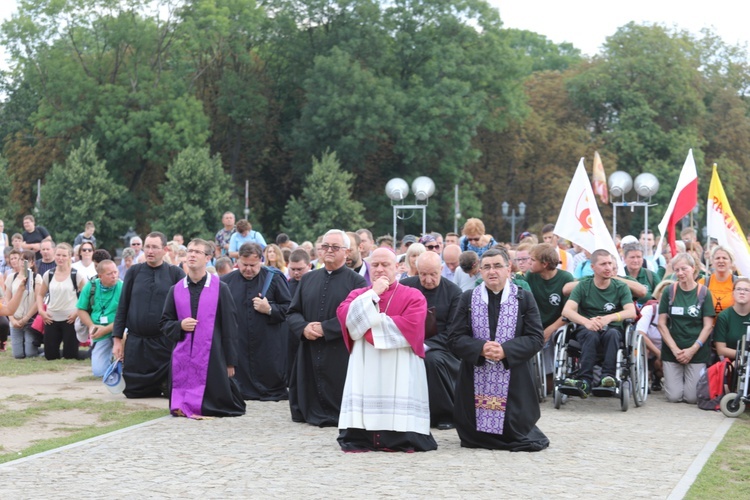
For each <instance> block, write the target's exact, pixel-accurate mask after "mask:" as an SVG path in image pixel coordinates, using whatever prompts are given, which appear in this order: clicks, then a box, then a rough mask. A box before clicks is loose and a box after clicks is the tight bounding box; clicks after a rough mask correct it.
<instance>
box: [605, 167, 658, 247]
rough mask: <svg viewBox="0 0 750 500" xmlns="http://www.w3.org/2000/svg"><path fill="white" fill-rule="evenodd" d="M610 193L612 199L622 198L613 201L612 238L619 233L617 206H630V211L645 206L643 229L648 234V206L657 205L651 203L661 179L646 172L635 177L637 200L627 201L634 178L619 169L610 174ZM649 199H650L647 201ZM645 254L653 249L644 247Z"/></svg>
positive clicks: (608, 182)
mask: <svg viewBox="0 0 750 500" xmlns="http://www.w3.org/2000/svg"><path fill="white" fill-rule="evenodd" d="M607 184H608V186H609V193H610V194H611V195H612V199H613V200H614V199H615V198H618V197H619V198H620V199H621V200H622V201H612V239H613V240H614V239H615V235H616V234H617V207H630V211H631V212H633V211H635V208H636V207H643V209H644V214H643V230H644V231H645V233H644V234H648V208H649V207H655V206H656V205H657V204H656V203H653V204H652V203H651V197H652V196H654V195H655V194H656V192H657V191H658V190H659V179H657V178H656V176H655V175H654V174H651V173H648V172H644V173H642V174H640V175H639V176H638V177H636V178H635V192H636V193H637V194H638V197H637V198H636V201H625V195H626V194H627V193H628V192H629V191H630V190H631V189H633V178H632V177H631V176H630V174H629V173H627V172H623V171H622V170H618V171H617V172H614V173H613V174H612V175H610V176H609V179H608V180H607ZM646 200H648V201H646ZM644 254H645V256H650V255H651V249H650V248H645V249H644Z"/></svg>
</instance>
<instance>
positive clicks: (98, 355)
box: [91, 337, 114, 377]
mask: <svg viewBox="0 0 750 500" xmlns="http://www.w3.org/2000/svg"><path fill="white" fill-rule="evenodd" d="M113 345H114V341H113V340H112V337H109V338H108V339H104V340H100V341H98V342H94V348H93V349H92V350H91V373H93V374H94V376H95V377H103V376H104V372H106V371H107V368H109V365H111V364H112V346H113Z"/></svg>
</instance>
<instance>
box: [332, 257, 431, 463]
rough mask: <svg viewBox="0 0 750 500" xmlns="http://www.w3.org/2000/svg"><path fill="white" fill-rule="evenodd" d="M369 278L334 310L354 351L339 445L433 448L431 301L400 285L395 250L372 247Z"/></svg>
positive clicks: (349, 447)
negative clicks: (428, 359) (428, 343)
mask: <svg viewBox="0 0 750 500" xmlns="http://www.w3.org/2000/svg"><path fill="white" fill-rule="evenodd" d="M370 276H371V278H372V286H370V287H366V288H359V289H357V290H353V291H352V292H351V293H350V294H349V296H348V297H347V298H346V300H344V302H342V303H341V305H340V306H339V308H338V310H337V315H338V318H339V321H340V322H341V328H342V330H343V334H344V342H345V343H346V346H347V348H348V349H349V351H350V356H349V366H348V371H347V376H346V384H345V386H344V397H343V400H342V403H341V413H340V415H339V429H340V433H339V438H338V441H339V444H340V445H341V449H342V450H343V451H345V452H363V451H374V450H380V451H429V450H435V449H437V443H436V442H435V440H434V438H433V437H432V435H431V434H430V406H429V397H428V390H427V375H426V372H425V365H424V354H425V351H424V332H425V317H426V315H427V301H426V300H425V298H424V296H423V295H422V294H421V293H419V291H418V290H416V289H414V288H410V287H406V286H402V285H399V283H398V281H397V280H396V255H395V253H394V252H393V251H392V250H390V249H387V248H379V249H377V250H375V251H374V252H373V254H372V258H371V261H370Z"/></svg>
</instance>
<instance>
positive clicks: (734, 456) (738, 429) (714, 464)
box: [685, 412, 750, 498]
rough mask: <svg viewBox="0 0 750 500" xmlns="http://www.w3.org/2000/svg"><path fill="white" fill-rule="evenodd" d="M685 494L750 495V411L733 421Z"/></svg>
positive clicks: (726, 496) (693, 496) (748, 496)
mask: <svg viewBox="0 0 750 500" xmlns="http://www.w3.org/2000/svg"><path fill="white" fill-rule="evenodd" d="M685 498H750V414H748V413H747V412H746V413H745V414H743V415H741V416H740V417H739V418H738V419H737V421H736V422H735V423H734V425H732V427H731V428H730V429H729V432H727V434H726V435H725V436H724V439H723V440H722V441H721V443H720V444H719V446H718V447H717V448H716V451H714V453H713V454H712V455H711V458H709V459H708V462H706V465H705V466H704V467H703V470H702V471H701V472H700V474H698V478H697V479H696V480H695V482H694V483H693V485H692V486H691V487H690V491H688V494H687V495H686V497H685Z"/></svg>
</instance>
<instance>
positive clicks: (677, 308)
mask: <svg viewBox="0 0 750 500" xmlns="http://www.w3.org/2000/svg"><path fill="white" fill-rule="evenodd" d="M699 286H701V287H702V286H703V285H699ZM674 289H675V287H674V285H670V286H668V287H667V288H665V289H664V291H663V292H662V294H661V301H660V302H659V314H668V315H669V322H668V323H667V324H668V325H669V333H670V334H671V335H672V338H673V339H674V341H675V344H677V347H679V348H680V349H687V348H688V347H690V346H692V345H693V344H695V341H696V340H698V336H699V335H700V333H701V330H702V329H703V318H704V317H706V316H710V317H714V316H716V311H714V303H713V299H712V298H711V292H710V291H709V290H708V289H706V297H705V298H704V299H703V306H702V307H701V308H698V286H696V287H695V288H693V289H692V290H690V291H689V292H686V291H684V290H683V289H682V288H680V286H679V285H677V287H676V291H674V293H675V297H674V301H673V303H672V308H671V310H670V307H669V297H670V295H671V294H672V293H673V290H674ZM710 344H711V343H710V342H706V343H705V345H704V346H703V347H701V348H700V349H698V352H696V353H695V356H693V359H692V360H690V362H691V363H708V362H709V360H710V358H711V345H710ZM661 359H662V360H664V361H671V362H672V363H676V362H677V358H675V357H674V354H672V350H671V349H670V348H669V347H668V346H667V343H666V342H663V343H662V345H661Z"/></svg>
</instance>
